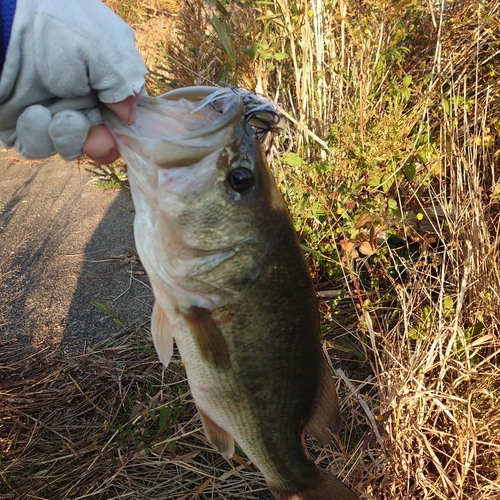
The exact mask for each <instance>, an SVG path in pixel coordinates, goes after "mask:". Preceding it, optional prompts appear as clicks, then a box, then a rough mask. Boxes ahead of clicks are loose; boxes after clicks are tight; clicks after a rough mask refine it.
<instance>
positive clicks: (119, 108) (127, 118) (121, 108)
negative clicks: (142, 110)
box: [106, 95, 139, 125]
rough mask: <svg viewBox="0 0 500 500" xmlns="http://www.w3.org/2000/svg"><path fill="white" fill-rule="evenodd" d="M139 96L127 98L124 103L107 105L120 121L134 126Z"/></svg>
mask: <svg viewBox="0 0 500 500" xmlns="http://www.w3.org/2000/svg"><path fill="white" fill-rule="evenodd" d="M138 98H139V95H132V96H130V97H127V99H125V100H124V101H121V102H114V103H109V104H108V103H106V106H107V107H108V108H109V109H110V110H111V111H113V113H115V115H118V117H119V118H120V120H121V121H122V122H123V123H125V124H126V125H132V124H133V123H134V122H135V119H136V117H137V99H138Z"/></svg>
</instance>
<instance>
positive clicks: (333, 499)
mask: <svg viewBox="0 0 500 500" xmlns="http://www.w3.org/2000/svg"><path fill="white" fill-rule="evenodd" d="M269 489H270V490H271V492H272V494H273V495H274V496H275V498H276V500H359V497H358V495H356V493H354V491H352V490H351V489H350V488H349V487H348V486H346V485H345V484H344V483H343V482H342V481H340V479H337V478H336V477H335V476H332V475H331V474H328V472H326V471H324V470H322V469H319V468H318V476H317V479H316V480H315V481H314V485H313V486H311V487H307V488H304V489H303V490H296V491H284V490H281V489H279V488H276V487H274V486H272V485H269Z"/></svg>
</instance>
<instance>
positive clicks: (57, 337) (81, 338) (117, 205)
mask: <svg viewBox="0 0 500 500" xmlns="http://www.w3.org/2000/svg"><path fill="white" fill-rule="evenodd" d="M133 217H134V216H133V205H132V200H131V198H130V195H129V194H128V193H126V192H123V191H117V190H109V189H108V190H105V189H102V188H100V187H97V185H96V177H95V176H94V175H93V174H91V173H89V172H87V171H85V170H84V169H82V168H80V167H78V166H77V164H76V162H65V161H63V160H61V159H57V158H51V159H48V160H43V161H25V160H20V159H19V157H17V155H16V153H15V152H13V151H12V150H7V151H0V339H3V340H6V339H8V340H11V341H12V342H20V343H22V344H24V345H26V344H29V345H31V346H33V349H43V348H45V349H50V350H54V349H59V350H60V351H61V352H62V353H64V354H68V355H74V354H82V353H83V352H84V351H85V350H88V349H89V348H91V347H93V346H94V345H95V344H96V343H98V342H99V341H101V340H104V339H105V338H107V337H109V336H111V335H113V334H116V333H118V332H119V331H120V330H122V329H123V328H124V327H123V325H120V324H118V323H117V322H116V321H115V320H114V319H113V318H112V317H111V315H109V314H106V313H104V312H103V311H101V310H100V309H99V308H97V307H96V306H95V305H94V304H93V302H95V301H96V302H99V303H102V304H107V305H108V306H109V308H110V310H111V311H112V312H113V314H119V315H120V317H121V319H122V320H123V322H124V323H125V324H126V325H128V326H127V327H125V328H137V327H144V326H145V325H147V323H148V320H149V314H150V311H151V304H152V294H151V290H150V288H149V285H148V281H147V278H145V277H143V276H141V267H140V263H138V261H137V259H136V256H135V255H134V251H133V248H134V238H133V227H132V226H133Z"/></svg>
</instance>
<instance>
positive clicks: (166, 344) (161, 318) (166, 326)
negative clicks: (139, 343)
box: [151, 301, 174, 367]
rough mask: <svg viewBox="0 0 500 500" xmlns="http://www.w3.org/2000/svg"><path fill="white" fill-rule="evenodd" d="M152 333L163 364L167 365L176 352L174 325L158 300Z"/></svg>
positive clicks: (154, 309) (152, 323)
mask: <svg viewBox="0 0 500 500" xmlns="http://www.w3.org/2000/svg"><path fill="white" fill-rule="evenodd" d="M151 334H152V336H153V342H154V345H155V349H156V352H157V353H158V357H159V358H160V361H161V362H162V363H163V366H165V367H167V366H168V363H169V362H170V358H171V357H172V354H173V352H174V339H173V337H172V326H171V325H170V322H169V321H168V318H167V315H166V314H165V312H164V311H163V309H162V308H161V307H160V305H159V304H158V301H156V302H155V305H154V306H153V314H152V315H151Z"/></svg>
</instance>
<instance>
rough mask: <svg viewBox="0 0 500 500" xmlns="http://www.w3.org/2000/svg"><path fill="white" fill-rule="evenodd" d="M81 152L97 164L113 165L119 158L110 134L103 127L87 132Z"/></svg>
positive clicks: (97, 126) (96, 127)
mask: <svg viewBox="0 0 500 500" xmlns="http://www.w3.org/2000/svg"><path fill="white" fill-rule="evenodd" d="M82 152H83V153H84V154H86V155H87V156H90V158H92V160H94V161H96V162H97V163H113V162H114V161H116V160H117V159H118V157H119V156H120V155H119V153H118V148H117V147H116V142H115V140H114V139H113V136H112V135H111V132H110V131H109V130H108V129H107V128H106V127H105V126H104V125H96V126H95V127H92V128H91V129H90V130H89V135H88V136H87V140H86V141H85V144H84V145H83V147H82Z"/></svg>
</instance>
